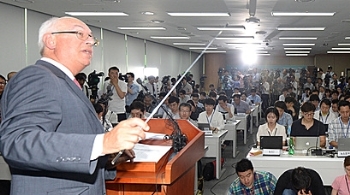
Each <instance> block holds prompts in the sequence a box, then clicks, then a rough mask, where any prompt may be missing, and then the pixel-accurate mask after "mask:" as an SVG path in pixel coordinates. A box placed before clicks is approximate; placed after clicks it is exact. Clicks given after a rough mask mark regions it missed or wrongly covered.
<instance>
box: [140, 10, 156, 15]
mask: <svg viewBox="0 0 350 195" xmlns="http://www.w3.org/2000/svg"><path fill="white" fill-rule="evenodd" d="M141 14H142V15H146V16H153V15H154V13H153V12H150V11H145V12H141Z"/></svg>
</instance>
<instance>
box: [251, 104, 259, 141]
mask: <svg viewBox="0 0 350 195" xmlns="http://www.w3.org/2000/svg"><path fill="white" fill-rule="evenodd" d="M257 116H258V108H257V107H256V106H255V105H254V106H252V107H250V129H249V133H250V134H252V133H253V120H254V117H257Z"/></svg>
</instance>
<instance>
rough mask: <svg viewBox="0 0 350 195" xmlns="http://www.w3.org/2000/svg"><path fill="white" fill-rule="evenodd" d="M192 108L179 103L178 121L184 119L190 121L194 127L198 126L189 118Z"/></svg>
mask: <svg viewBox="0 0 350 195" xmlns="http://www.w3.org/2000/svg"><path fill="white" fill-rule="evenodd" d="M191 110H192V106H191V105H190V104H188V103H181V104H180V106H179V115H180V119H184V120H188V121H190V122H191V123H192V124H193V125H194V126H196V127H197V126H198V123H197V121H195V120H192V119H191V118H190V116H191V113H192V111H191Z"/></svg>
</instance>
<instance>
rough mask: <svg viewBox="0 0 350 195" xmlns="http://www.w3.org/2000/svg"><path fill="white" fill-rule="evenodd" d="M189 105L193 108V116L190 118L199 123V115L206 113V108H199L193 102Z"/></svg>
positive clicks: (189, 102)
mask: <svg viewBox="0 0 350 195" xmlns="http://www.w3.org/2000/svg"><path fill="white" fill-rule="evenodd" d="M187 103H188V104H190V106H191V116H190V118H191V119H192V120H195V121H197V120H198V116H199V114H200V113H201V112H203V111H204V106H203V108H200V107H197V106H196V105H195V104H194V102H193V100H188V101H187Z"/></svg>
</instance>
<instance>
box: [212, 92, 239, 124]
mask: <svg viewBox="0 0 350 195" xmlns="http://www.w3.org/2000/svg"><path fill="white" fill-rule="evenodd" d="M215 111H217V112H219V113H221V114H222V115H223V116H224V119H226V120H234V119H235V107H234V106H233V105H232V104H229V103H227V97H226V96H219V98H218V105H217V106H216V108H215Z"/></svg>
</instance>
